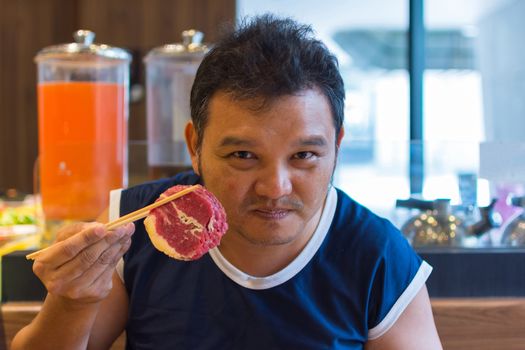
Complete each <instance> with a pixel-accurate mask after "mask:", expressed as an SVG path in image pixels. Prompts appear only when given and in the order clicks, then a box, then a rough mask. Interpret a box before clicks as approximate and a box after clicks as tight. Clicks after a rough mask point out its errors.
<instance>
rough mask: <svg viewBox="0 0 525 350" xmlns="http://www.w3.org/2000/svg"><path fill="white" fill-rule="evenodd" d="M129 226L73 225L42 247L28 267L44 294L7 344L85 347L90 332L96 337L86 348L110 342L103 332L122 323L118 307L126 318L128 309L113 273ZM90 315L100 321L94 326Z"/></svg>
mask: <svg viewBox="0 0 525 350" xmlns="http://www.w3.org/2000/svg"><path fill="white" fill-rule="evenodd" d="M132 232H133V225H128V226H123V227H121V228H118V229H116V230H115V231H107V230H106V229H105V228H104V227H103V225H101V224H84V225H80V226H79V225H72V226H70V227H69V228H68V229H66V232H65V233H62V234H63V235H64V236H66V238H64V239H60V240H59V241H58V242H57V243H55V244H54V245H53V246H51V247H50V248H49V249H47V250H46V251H43V252H42V253H41V254H40V255H39V256H38V257H37V258H36V261H35V262H34V264H33V271H34V272H35V274H36V275H37V276H38V277H39V278H40V280H41V281H42V282H43V283H44V285H45V286H46V289H47V290H48V295H47V297H46V300H45V301H44V304H43V306H42V310H41V311H40V312H39V314H38V315H37V316H36V317H35V319H34V320H33V321H32V322H31V323H30V324H29V325H28V326H26V327H25V328H23V329H22V330H21V331H20V332H19V333H18V334H17V335H16V336H15V338H14V339H13V343H12V349H13V350H16V349H31V350H33V349H35V350H36V349H71V350H74V349H86V347H87V346H88V342H90V343H91V341H90V337H91V338H92V339H96V342H93V347H91V345H90V348H93V349H95V348H98V344H101V345H104V344H108V343H109V344H111V342H112V341H113V340H114V339H106V338H109V337H111V336H113V334H117V335H118V334H119V332H121V331H122V328H123V327H124V326H123V324H124V323H123V322H117V321H118V320H119V316H118V315H117V313H121V314H122V315H124V316H122V317H124V320H125V317H126V312H127V297H126V298H125V299H124V300H122V298H123V295H122V292H124V295H125V290H124V291H123V290H122V288H123V286H122V284H121V283H120V282H119V281H117V283H120V284H116V286H115V288H113V273H114V270H115V265H116V264H117V262H118V260H119V259H120V258H121V257H122V255H123V254H124V252H125V251H127V249H128V248H129V245H130V240H131V237H130V236H131V234H132ZM110 301H111V302H110ZM108 305H109V306H110V309H109V310H105V309H106V308H107V307H108ZM122 309H123V310H122ZM107 315H113V316H112V317H108V316H107ZM95 320H96V321H97V322H99V321H100V322H101V323H105V324H97V325H96V326H94V324H95ZM106 321H107V322H106ZM124 322H125V321H124ZM105 327H107V328H105ZM117 328H121V329H117ZM102 329H103V330H104V331H101V330H102ZM108 329H109V330H108ZM101 348H102V347H101Z"/></svg>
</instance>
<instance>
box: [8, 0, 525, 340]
mask: <svg viewBox="0 0 525 350" xmlns="http://www.w3.org/2000/svg"><path fill="white" fill-rule="evenodd" d="M0 8H1V9H2V10H1V11H0V198H1V199H0V256H1V255H3V256H4V258H3V264H2V265H4V266H2V269H3V271H4V273H3V275H2V288H1V290H2V302H4V309H3V310H4V311H3V314H4V319H6V317H13V315H14V317H15V318H16V317H18V316H19V315H20V309H16V308H15V307H13V308H11V309H10V308H9V307H12V305H15V304H16V302H26V301H31V302H33V301H36V302H38V300H39V298H41V296H42V294H41V293H42V291H41V289H39V286H38V282H35V281H29V282H28V280H29V279H30V277H27V276H29V275H30V274H31V271H30V266H29V265H28V264H27V263H24V262H23V261H24V259H23V255H21V254H17V252H24V251H26V250H27V249H32V248H35V247H38V246H39V245H40V244H41V241H40V240H41V235H42V231H45V230H46V227H45V215H44V213H43V211H42V208H41V204H40V202H39V194H40V183H39V181H40V178H39V176H40V175H39V172H40V170H39V163H38V159H39V140H38V138H39V136H38V135H39V123H38V97H37V82H38V74H37V73H38V71H37V69H38V67H37V64H36V63H35V61H34V59H35V56H37V53H39V52H40V51H41V50H42V49H43V48H47V47H52V46H53V45H57V44H64V43H70V42H72V41H73V37H72V33H73V32H75V31H77V30H78V29H88V30H90V31H93V32H94V33H96V38H95V42H97V43H104V44H108V45H111V46H113V47H116V48H122V49H123V50H125V51H126V52H128V53H129V55H130V57H131V59H132V60H131V63H130V66H129V77H128V78H129V82H128V83H126V87H127V88H128V90H127V96H126V98H127V100H126V103H127V108H128V110H127V112H129V113H128V115H127V119H126V123H127V137H126V140H125V141H126V147H127V155H126V157H127V161H126V162H125V169H124V170H125V181H124V185H133V184H137V183H140V182H143V181H147V180H150V179H153V178H157V177H159V176H169V175H171V174H172V173H174V172H176V171H180V170H183V169H184V168H187V167H188V166H189V163H188V162H187V160H185V159H187V158H185V157H184V156H181V157H180V158H178V157H175V158H177V159H176V160H173V159H175V158H174V153H175V152H176V147H177V146H176V145H175V143H176V142H179V141H180V140H181V135H182V134H183V129H182V127H181V125H183V124H184V123H182V121H184V118H187V117H189V116H188V115H183V116H182V117H177V118H179V119H178V120H177V121H175V119H176V118H175V117H173V118H174V120H173V124H170V130H169V133H170V134H169V135H168V141H167V142H168V144H165V143H163V142H166V141H162V142H161V141H157V139H156V137H158V135H157V134H155V133H153V130H156V128H159V125H160V124H159V125H157V124H156V121H157V119H156V118H157V117H156V116H153V115H152V114H153V113H161V112H158V111H155V110H154V107H151V106H152V105H151V103H152V102H151V100H150V105H149V106H148V98H153V97H152V96H154V94H155V93H156V92H154V89H151V88H150V87H149V86H148V81H150V80H148V79H150V75H149V74H150V73H148V72H147V69H146V67H147V64H149V63H148V62H154V58H156V57H159V56H155V55H156V54H158V53H159V52H160V56H162V57H164V58H166V57H168V59H175V60H179V59H181V57H182V56H180V52H179V51H176V52H175V53H174V51H173V50H172V49H173V47H168V48H166V45H167V44H171V45H173V44H175V43H181V42H183V40H185V39H183V38H182V32H183V31H185V30H188V29H195V30H198V31H200V32H202V34H203V37H202V44H203V45H206V46H207V47H210V46H212V45H213V42H214V41H215V40H216V39H217V37H218V34H219V32H220V30H221V27H222V26H223V25H225V24H226V23H235V22H236V21H240V20H242V19H243V18H244V17H246V16H251V15H255V14H262V13H266V12H272V13H275V14H277V15H282V16H289V17H292V18H294V19H297V20H298V21H301V22H304V23H308V24H311V25H312V28H313V29H314V31H315V33H316V35H317V37H318V38H320V39H321V40H323V41H324V42H325V43H326V45H327V46H328V48H329V49H330V50H331V51H332V52H333V53H334V54H335V55H336V57H337V58H338V61H339V65H340V69H341V72H342V75H343V79H344V81H345V88H346V110H345V118H346V119H345V138H344V140H343V143H342V146H341V148H340V150H339V159H338V166H337V169H336V171H335V174H334V179H333V182H334V185H335V186H337V187H339V188H341V189H343V190H345V191H346V192H347V193H348V194H349V195H350V196H352V197H353V198H354V199H356V200H357V201H359V202H360V203H362V204H364V205H366V206H367V207H369V208H370V209H372V210H373V211H375V212H376V213H378V214H380V215H382V216H384V217H387V218H388V219H390V220H392V222H393V223H394V224H395V225H396V226H398V227H399V228H400V230H401V231H402V232H403V234H405V236H406V238H407V239H408V240H409V242H410V243H411V244H412V245H413V246H414V247H415V249H416V250H417V251H418V252H419V253H420V255H421V256H422V257H423V258H425V259H426V260H427V261H429V263H430V264H431V265H433V266H434V272H433V274H432V276H431V279H430V280H429V284H428V286H429V291H430V295H431V297H432V300H433V308H434V312H435V317H436V323H437V325H438V331H439V333H440V336H441V338H442V341H443V343H444V347H445V349H473V348H476V349H525V321H524V320H525V275H524V273H523V271H522V266H524V264H525V213H524V209H523V208H524V207H525V99H524V98H523V91H525V68H524V65H523V62H524V61H525V44H523V40H522V34H525V21H523V18H524V16H525V1H523V0H462V1H452V0H369V1H357V0H325V1H314V0H290V1H279V0H237V1H235V0H195V1H190V0H127V1H124V0H74V1H71V0H69V1H66V0H45V1H34V0H18V1H16V0H0ZM159 48H161V50H160V51H155V49H159ZM186 48H187V46H186ZM170 50H172V51H170ZM177 50H178V49H177ZM148 54H149V55H150V56H148ZM146 57H150V61H146V62H145V58H146ZM184 62H187V61H184ZM152 65H153V63H152ZM178 72H179V73H180V70H179V71H178ZM192 72H194V71H192ZM152 74H153V73H152ZM175 74H177V73H175ZM180 74H182V73H180ZM186 74H189V77H190V79H191V74H192V73H186ZM151 79H153V80H151V81H154V79H156V78H153V77H152V78H151ZM185 79H186V80H184V82H180V81H178V82H175V83H173V82H171V83H172V84H182V85H181V86H182V87H184V86H186V87H187V86H191V80H190V81H189V82H188V80H187V77H186V78H185ZM184 84H185V85H184ZM181 86H179V88H180V87H181ZM172 92H173V91H171V90H170V93H172ZM179 92H180V91H179ZM155 101H157V100H155ZM164 102H165V103H167V104H169V106H168V107H166V108H167V112H166V113H168V116H171V114H170V113H174V112H173V111H174V110H175V109H176V106H173V105H171V103H172V102H173V101H172V100H169V98H168V101H164ZM155 103H156V106H159V105H160V104H162V103H163V102H158V101H157V102H155ZM177 103H180V102H177ZM152 108H153V109H152ZM177 108H178V109H177V110H180V109H181V107H180V106H177ZM184 108H185V107H184ZM184 108H182V110H184ZM183 114H184V113H183ZM180 118H182V119H180ZM172 146H173V147H172ZM177 152H178V151H177ZM164 153H166V154H165V156H166V159H168V160H167V161H164V163H162V161H161V162H160V163H156V161H154V159H157V158H159V157H161V154H164ZM40 156H41V155H40ZM40 158H41V157H40ZM161 158H162V157H161ZM169 159H172V160H171V161H170V160H169ZM29 236H31V237H32V240H27V239H26V240H25V241H24V240H22V239H25V238H27V237H29ZM8 262H9V265H8V266H5V265H6V264H7V263H8ZM21 271H25V272H24V273H21ZM13 276H15V277H13ZM31 283H33V284H31ZM28 290H31V291H32V293H28ZM13 302H14V303H15V304H13ZM31 305H33V304H31ZM15 306H16V305H15ZM24 310H26V309H24ZM24 315H25V316H21V317H22V319H23V320H27V319H30V318H31V317H32V316H34V312H33V311H27V310H26V314H24ZM21 322H25V321H21ZM4 323H5V322H4ZM6 327H8V328H6V331H5V334H9V332H13V331H14V329H15V328H16V327H15V326H13V325H8V326H6ZM9 327H11V328H9ZM0 334H4V333H0ZM6 339H7V341H9V336H7V338H6Z"/></svg>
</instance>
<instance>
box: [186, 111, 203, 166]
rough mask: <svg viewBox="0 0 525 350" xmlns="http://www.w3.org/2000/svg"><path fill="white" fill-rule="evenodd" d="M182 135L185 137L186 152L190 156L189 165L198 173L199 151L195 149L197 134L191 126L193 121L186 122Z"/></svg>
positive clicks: (197, 139)
mask: <svg viewBox="0 0 525 350" xmlns="http://www.w3.org/2000/svg"><path fill="white" fill-rule="evenodd" d="M184 136H185V138H186V146H187V147H188V152H189V153H190V157H191V166H192V168H193V171H194V172H195V174H197V175H200V174H199V152H198V149H197V145H198V143H199V142H198V141H199V136H198V135H197V131H196V130H195V128H194V127H193V123H192V122H191V121H190V122H188V124H186V128H185V129H184Z"/></svg>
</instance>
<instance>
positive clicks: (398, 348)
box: [365, 286, 443, 350]
mask: <svg viewBox="0 0 525 350" xmlns="http://www.w3.org/2000/svg"><path fill="white" fill-rule="evenodd" d="M365 349H366V350H379V349H381V350H420V349H425V350H440V349H443V348H442V346H441V341H440V340H439V336H438V333H437V330H436V325H435V324H434V316H433V315H432V308H431V306H430V299H429V297H428V292H427V287H426V286H423V288H421V290H420V291H419V292H418V294H417V295H416V296H415V297H414V299H413V300H412V302H411V303H410V304H409V305H408V306H407V308H406V309H405V311H403V313H402V314H401V316H399V318H398V320H397V321H396V322H395V323H394V325H393V326H392V327H391V328H390V329H389V330H388V331H387V332H386V333H385V334H383V335H382V336H381V337H379V338H377V339H374V340H370V341H368V342H367V343H366V345H365Z"/></svg>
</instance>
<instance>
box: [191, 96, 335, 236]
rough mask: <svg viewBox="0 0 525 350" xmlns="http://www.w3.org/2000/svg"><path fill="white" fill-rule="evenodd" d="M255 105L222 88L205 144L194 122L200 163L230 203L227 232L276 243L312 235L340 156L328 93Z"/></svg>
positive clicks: (215, 190)
mask: <svg viewBox="0 0 525 350" xmlns="http://www.w3.org/2000/svg"><path fill="white" fill-rule="evenodd" d="M254 106H258V101H242V102H239V101H234V100H231V99H230V97H229V96H228V95H226V94H224V93H221V92H219V93H216V94H215V95H214V97H213V98H212V99H211V101H210V105H209V114H208V116H209V118H208V123H207V125H206V128H205V130H204V136H203V140H202V144H201V148H200V150H199V151H196V144H197V135H196V133H195V132H194V130H193V129H192V126H191V125H190V126H189V127H188V129H187V134H186V135H187V139H188V142H189V147H190V153H192V162H193V168H194V170H195V171H196V172H197V173H199V174H200V175H201V176H202V178H203V180H204V183H205V185H206V187H207V188H208V189H209V190H210V191H211V192H213V193H214V194H215V195H216V196H217V198H218V199H219V200H220V201H221V203H222V204H223V205H224V208H225V209H226V214H227V216H228V225H229V230H228V232H227V234H226V236H225V237H224V239H228V238H232V236H233V235H235V236H236V237H235V239H236V240H238V239H241V240H244V241H246V242H248V243H250V244H255V245H264V246H268V245H282V244H288V243H293V242H294V241H297V240H298V239H299V240H300V239H301V238H303V239H305V237H307V238H309V237H310V234H311V233H313V231H314V230H315V227H316V225H317V222H318V219H319V216H320V213H321V209H322V206H323V204H324V200H325V197H326V194H327V189H328V185H329V183H330V179H331V176H332V173H333V169H334V166H335V160H336V146H335V145H336V135H335V128H334V125H333V121H332V115H331V111H330V107H329V104H328V101H327V100H326V98H325V97H324V95H322V94H321V93H319V92H318V91H317V90H315V89H312V90H305V91H303V92H302V93H300V94H298V95H294V96H291V95H288V96H284V97H281V98H279V99H277V100H275V101H274V102H272V103H271V104H270V105H269V106H268V107H266V108H264V109H262V110H256V109H254V108H250V107H254ZM341 135H342V133H341ZM338 142H340V139H339V140H338ZM307 238H306V239H307Z"/></svg>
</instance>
